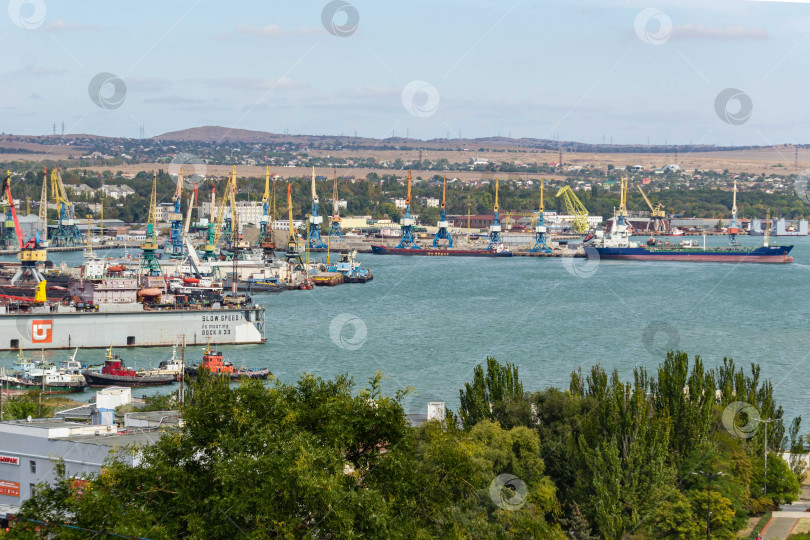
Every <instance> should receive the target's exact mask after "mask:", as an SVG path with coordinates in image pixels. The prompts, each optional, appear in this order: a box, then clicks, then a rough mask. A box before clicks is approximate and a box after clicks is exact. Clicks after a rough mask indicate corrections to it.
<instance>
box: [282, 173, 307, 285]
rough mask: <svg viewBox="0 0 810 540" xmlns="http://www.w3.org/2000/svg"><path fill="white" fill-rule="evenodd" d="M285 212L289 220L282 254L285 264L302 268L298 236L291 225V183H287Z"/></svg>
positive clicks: (297, 268) (298, 268) (302, 262)
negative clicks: (285, 244)
mask: <svg viewBox="0 0 810 540" xmlns="http://www.w3.org/2000/svg"><path fill="white" fill-rule="evenodd" d="M287 213H288V219H289V220H290V222H289V223H290V225H289V227H290V237H289V238H288V239H287V251H286V252H285V254H284V260H285V261H287V264H289V265H291V266H292V268H294V269H296V270H303V269H304V259H303V258H302V257H301V252H299V251H298V236H297V233H296V232H295V226H294V225H293V209H292V183H289V184H287Z"/></svg>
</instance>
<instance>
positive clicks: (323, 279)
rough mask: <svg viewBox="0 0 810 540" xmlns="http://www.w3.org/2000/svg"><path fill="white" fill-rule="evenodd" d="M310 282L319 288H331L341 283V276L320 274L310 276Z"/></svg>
mask: <svg viewBox="0 0 810 540" xmlns="http://www.w3.org/2000/svg"><path fill="white" fill-rule="evenodd" d="M311 280H312V282H313V283H314V284H315V285H317V286H319V287H323V286H327V287H333V286H335V285H340V284H341V283H343V274H341V273H340V272H321V273H320V274H315V275H314V276H312V278H311Z"/></svg>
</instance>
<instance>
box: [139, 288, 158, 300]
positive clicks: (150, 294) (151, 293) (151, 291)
mask: <svg viewBox="0 0 810 540" xmlns="http://www.w3.org/2000/svg"><path fill="white" fill-rule="evenodd" d="M161 294H163V293H162V291H161V290H160V289H157V288H148V289H141V290H140V291H138V296H142V297H146V298H154V297H156V296H160V295H161Z"/></svg>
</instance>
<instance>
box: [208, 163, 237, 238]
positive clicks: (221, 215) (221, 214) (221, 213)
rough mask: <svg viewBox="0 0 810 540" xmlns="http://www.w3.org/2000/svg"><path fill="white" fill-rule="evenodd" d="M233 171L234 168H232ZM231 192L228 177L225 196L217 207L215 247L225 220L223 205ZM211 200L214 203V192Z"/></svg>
mask: <svg viewBox="0 0 810 540" xmlns="http://www.w3.org/2000/svg"><path fill="white" fill-rule="evenodd" d="M234 169H235V167H234ZM230 191H231V179H230V177H228V183H227V184H226V185H225V194H224V195H223V196H222V197H221V198H220V201H221V202H220V203H219V205H218V206H217V220H216V223H215V224H214V242H213V245H214V246H216V245H217V244H218V243H219V238H220V236H222V224H223V222H224V220H225V205H226V204H227V201H228V198H229V197H230ZM211 200H212V201H214V202H215V201H216V195H215V194H214V192H213V191H212V192H211Z"/></svg>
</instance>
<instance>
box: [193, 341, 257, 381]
mask: <svg viewBox="0 0 810 540" xmlns="http://www.w3.org/2000/svg"><path fill="white" fill-rule="evenodd" d="M201 371H208V372H209V373H212V374H216V375H224V376H228V377H230V379H231V380H232V381H238V380H239V379H242V378H248V379H266V378H267V377H269V376H270V375H271V373H270V370H269V369H266V368H261V369H248V368H242V369H236V368H234V365H233V363H231V362H226V361H225V360H223V358H222V353H221V352H218V351H212V350H211V348H210V347H206V349H205V351H204V352H203V357H202V362H201V363H200V364H197V365H194V366H186V375H188V376H189V377H196V376H197V375H198V374H199V373H200V372H201Z"/></svg>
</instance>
